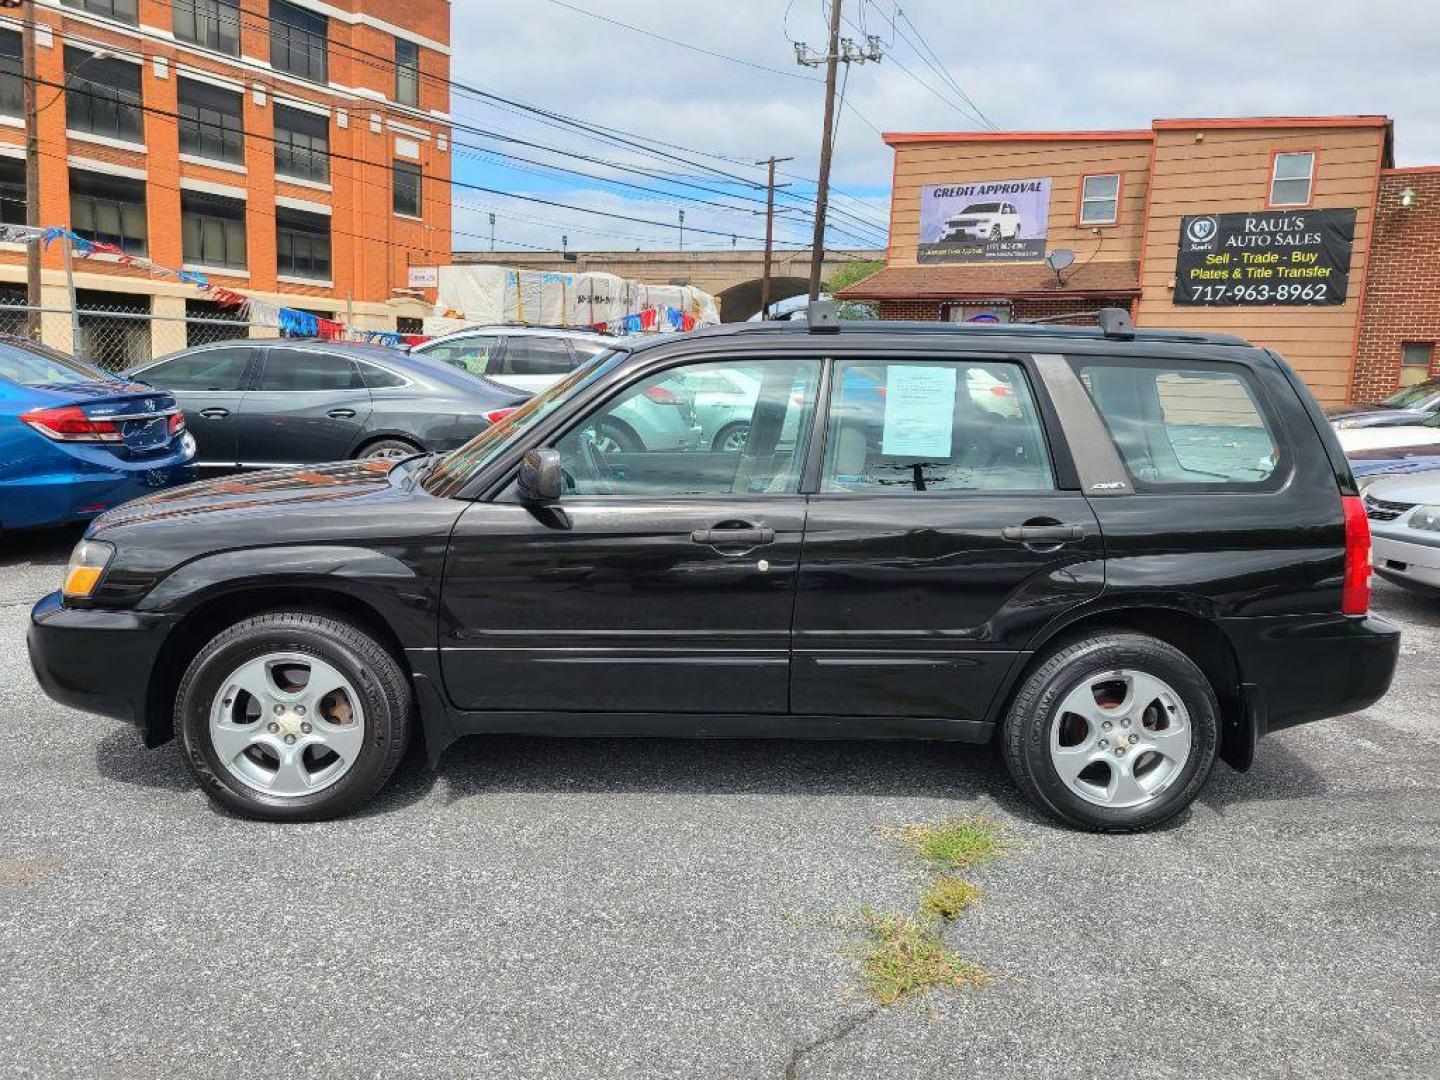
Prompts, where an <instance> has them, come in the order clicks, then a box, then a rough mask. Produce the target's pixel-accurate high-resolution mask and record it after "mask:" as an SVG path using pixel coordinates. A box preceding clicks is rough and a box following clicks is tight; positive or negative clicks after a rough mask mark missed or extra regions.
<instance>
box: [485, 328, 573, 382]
mask: <svg viewBox="0 0 1440 1080" xmlns="http://www.w3.org/2000/svg"><path fill="white" fill-rule="evenodd" d="M575 365H576V361H575V358H574V357H573V356H571V355H570V345H569V343H568V342H566V340H565V339H564V338H547V337H512V338H507V339H506V341H505V355H504V357H503V358H502V359H501V362H500V374H502V375H565V374H568V373H569V371H570V369H571V368H573V367H575Z"/></svg>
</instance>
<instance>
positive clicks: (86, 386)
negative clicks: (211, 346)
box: [0, 338, 195, 530]
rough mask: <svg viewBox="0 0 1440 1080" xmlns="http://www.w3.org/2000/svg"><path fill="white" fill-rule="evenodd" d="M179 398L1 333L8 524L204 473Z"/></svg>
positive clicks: (2, 488) (1, 522) (66, 518)
mask: <svg viewBox="0 0 1440 1080" xmlns="http://www.w3.org/2000/svg"><path fill="white" fill-rule="evenodd" d="M194 458H195V440H194V439H193V438H192V437H191V436H190V433H189V432H187V431H186V430H185V417H184V414H183V413H181V412H180V410H179V408H178V407H177V406H176V404H175V398H174V397H173V396H172V395H170V394H168V393H165V392H164V391H160V390H156V389H154V388H153V387H151V386H147V385H145V384H144V383H137V382H131V381H129V380H127V379H123V378H119V377H117V376H114V375H111V374H108V373H106V372H103V371H100V370H99V369H98V368H93V367H91V366H90V365H88V364H85V363H82V362H80V361H79V360H76V359H74V358H72V357H69V356H66V355H65V354H63V353H59V352H56V351H55V350H53V349H49V348H46V347H45V346H43V345H36V344H34V343H32V342H29V341H25V340H23V339H18V338H4V339H0V530H10V529H26V528H34V527H37V526H44V525H63V524H67V523H70V522H78V521H86V520H88V519H90V518H92V517H94V516H95V515H96V514H99V513H102V512H104V511H106V510H109V509H110V508H111V507H114V506H119V505H120V504H121V503H123V502H128V501H129V500H131V499H135V498H138V497H140V496H141V495H145V494H148V493H149V492H152V491H154V490H155V489H156V488H162V487H169V486H171V485H173V484H183V483H186V482H188V481H190V480H193V479H194V478H195V468H194V465H193V464H192V462H193V460H194Z"/></svg>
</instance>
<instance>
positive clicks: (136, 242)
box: [70, 169, 146, 255]
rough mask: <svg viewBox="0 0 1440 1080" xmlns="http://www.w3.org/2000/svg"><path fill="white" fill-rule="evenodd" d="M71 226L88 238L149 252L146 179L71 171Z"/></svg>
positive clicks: (136, 252)
mask: <svg viewBox="0 0 1440 1080" xmlns="http://www.w3.org/2000/svg"><path fill="white" fill-rule="evenodd" d="M70 227H71V228H72V229H73V230H75V232H76V233H77V234H78V235H80V236H83V237H84V238H85V239H87V240H98V241H100V242H101V243H105V244H113V245H114V246H115V247H118V248H119V249H120V250H121V251H123V252H125V253H126V254H127V255H144V254H145V237H146V230H145V181H143V180H130V179H128V178H126V177H123V176H106V175H104V174H103V173H92V172H82V171H81V170H79V169H71V170H70Z"/></svg>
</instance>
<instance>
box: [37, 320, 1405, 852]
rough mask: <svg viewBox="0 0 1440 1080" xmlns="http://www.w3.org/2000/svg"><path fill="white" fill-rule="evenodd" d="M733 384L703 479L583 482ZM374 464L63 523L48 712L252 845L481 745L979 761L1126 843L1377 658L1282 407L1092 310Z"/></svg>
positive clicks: (1313, 428)
mask: <svg viewBox="0 0 1440 1080" xmlns="http://www.w3.org/2000/svg"><path fill="white" fill-rule="evenodd" d="M810 328H813V329H810ZM737 368H738V369H741V370H743V371H745V372H746V373H747V374H749V375H751V376H752V377H755V378H758V379H759V381H760V387H759V391H758V393H757V395H756V399H755V405H754V408H753V410H752V412H751V415H750V418H749V422H750V435H749V437H748V438H747V440H746V443H745V446H744V448H743V450H741V451H740V452H738V453H737V452H734V451H732V450H727V449H723V448H722V449H719V450H717V449H715V448H714V447H713V446H711V445H704V444H700V445H697V446H695V447H693V448H691V449H688V450H683V451H670V450H666V451H660V452H656V451H648V450H634V451H628V450H627V451H611V450H604V449H602V448H601V447H600V445H599V444H598V443H597V441H596V439H595V437H594V433H595V432H596V431H598V430H600V429H602V428H603V427H604V424H605V422H606V420H607V419H609V418H611V417H613V416H615V415H616V414H617V412H619V411H620V410H622V409H624V408H625V406H626V404H627V403H628V402H631V401H633V400H634V399H635V398H636V397H637V396H641V397H643V396H644V395H645V394H646V393H647V392H649V391H650V390H651V389H652V388H653V387H656V386H658V385H660V384H662V383H664V384H667V385H671V386H673V385H675V381H676V380H677V379H678V380H680V381H681V382H682V383H683V382H686V381H689V380H696V381H703V380H705V379H707V378H708V377H709V376H711V375H713V374H714V373H716V372H728V371H734V370H736V369H737ZM853 370H861V371H864V372H866V373H867V374H866V379H865V380H864V381H861V380H857V379H853V378H851V377H850V373H851V372H852V371H853ZM974 371H981V372H984V373H985V374H987V375H989V376H991V377H993V378H995V379H996V380H998V381H1000V382H1002V383H1004V384H1006V385H1008V386H1010V387H1012V388H1013V389H1014V391H1015V397H1016V404H1017V413H1016V415H1014V416H999V415H996V414H994V413H990V412H987V411H985V410H983V409H981V408H980V407H979V406H978V405H977V404H976V403H975V402H974V400H973V398H972V396H971V394H970V393H969V392H968V387H969V385H970V384H971V381H972V380H971V378H970V373H971V372H974ZM1162 389H1163V394H1162ZM881 391H883V392H881ZM1217 402H1218V403H1220V407H1218V408H1217V407H1216V403H1217ZM837 403H838V405H837ZM792 417H795V418H798V419H795V420H793V421H792ZM792 423H793V425H794V426H793V428H792V427H791V425H792ZM787 429H789V430H796V431H799V432H800V433H801V434H800V437H799V438H798V439H797V440H795V441H794V443H793V444H791V445H787V444H786V442H785V439H784V432H785V431H786V430H787ZM1197 432H1200V433H1201V434H1206V435H1207V437H1206V438H1204V439H1201V438H1200V435H1199V434H1197ZM1237 433H1243V434H1244V435H1245V438H1243V439H1241V438H1237V437H1235V436H1236V435H1237ZM1260 441H1264V442H1265V443H1266V444H1268V445H1269V446H1270V448H1271V450H1270V453H1269V454H1268V455H1257V453H1256V449H1257V443H1258V442H1260ZM1197 447H1199V448H1200V449H1199V450H1197V449H1196V448H1197ZM375 466H376V463H373V462H351V463H340V464H335V465H331V466H326V467H322V468H318V469H306V470H290V471H285V470H281V471H276V472H272V473H268V474H264V475H261V476H256V477H253V478H246V477H241V478H235V479H230V480H227V481H220V482H211V483H205V484H199V485H192V486H190V487H187V488H182V489H179V490H177V491H174V492H169V493H161V494H158V495H156V496H153V497H151V498H149V499H145V500H141V501H139V502H135V503H131V504H129V505H128V506H125V507H122V508H120V509H119V510H115V511H112V512H111V513H109V514H107V515H105V516H103V517H101V518H100V519H98V520H97V521H96V522H94V523H93V524H92V526H91V527H90V529H89V530H88V531H87V533H86V536H85V538H84V540H83V541H82V542H81V543H80V544H79V545H78V546H77V548H76V550H75V553H74V556H73V558H72V561H71V565H70V567H69V569H68V570H67V573H66V576H65V579H64V582H63V585H62V588H61V590H60V591H59V592H57V593H54V594H52V595H50V596H48V597H46V598H45V599H43V600H41V601H40V602H39V603H38V604H37V605H36V606H35V609H34V611H33V613H32V621H31V626H30V631H29V647H30V654H31V658H32V662H33V665H34V668H35V672H36V674H37V676H38V678H39V680H40V684H41V685H42V686H43V687H44V689H45V691H46V693H48V694H49V695H50V696H51V697H53V698H55V699H56V700H57V701H60V702H62V703H64V704H67V705H70V706H74V707H77V708H81V709H88V710H91V711H95V712H100V713H105V714H107V715H111V716H115V717H119V718H122V719H125V720H128V721H130V722H132V723H134V724H137V725H138V726H139V728H140V729H141V732H142V734H143V737H144V740H145V742H146V743H147V744H148V745H151V746H154V745H158V744H159V743H162V742H164V741H166V740H168V739H170V738H171V737H172V736H178V737H179V739H180V741H181V744H182V746H183V749H184V753H183V755H182V757H183V759H184V760H185V762H186V763H187V765H188V766H189V768H190V769H191V770H192V771H193V772H194V774H195V775H196V777H197V778H198V779H199V781H200V786H201V788H202V790H204V791H205V792H206V793H207V794H208V795H210V796H211V797H212V798H214V799H215V800H216V801H217V802H219V803H220V804H222V805H223V806H225V807H228V808H230V809H232V810H234V811H237V812H240V813H244V814H249V815H252V816H255V817H260V818H266V819H272V820H290V821H293V820H308V819H313V818H319V817H324V816H330V815H336V814H341V813H346V812H348V811H351V810H353V809H355V808H356V807H357V806H359V805H360V804H361V803H363V802H364V801H365V800H367V799H368V798H370V797H371V796H372V795H374V794H375V793H376V792H377V791H378V790H379V789H380V788H381V787H383V786H384V784H385V782H386V781H387V779H388V778H389V777H390V776H391V774H392V773H393V772H394V770H395V767H396V765H397V764H398V763H399V761H400V759H401V756H402V755H403V754H404V752H405V748H406V744H407V742H408V740H409V739H410V738H411V736H412V722H411V718H412V716H413V717H418V722H417V724H416V725H415V726H416V729H417V730H418V732H419V733H421V734H422V735H423V738H424V742H425V749H426V752H427V754H428V755H429V757H430V759H431V761H432V762H433V761H437V760H438V759H439V757H440V755H441V754H442V753H443V751H444V750H445V748H446V747H447V746H448V745H449V744H450V743H451V742H453V741H454V740H455V739H456V738H457V737H458V736H462V735H466V734H472V733H481V732H538V733H545V734H551V735H565V734H570V735H586V736H597V735H626V734H628V735H634V734H645V735H677V736H721V735H732V736H738V735H743V736H747V737H748V736H785V737H794V736H802V737H804V736H811V737H820V738H835V737H855V736H879V737H884V738H899V737H914V738H923V739H947V740H956V741H961V742H972V743H986V742H991V741H994V742H996V743H998V745H999V747H1000V750H1001V752H1002V753H1003V756H1004V758H1005V760H1006V762H1007V764H1008V766H1009V769H1010V771H1011V773H1012V775H1013V776H1014V777H1015V780H1016V781H1017V783H1018V785H1019V787H1020V789H1021V791H1022V792H1023V793H1024V794H1025V795H1026V796H1027V797H1028V798H1029V799H1030V800H1031V801H1032V802H1033V803H1034V804H1035V805H1036V806H1037V807H1039V808H1041V809H1042V810H1044V811H1045V812H1046V813H1048V814H1050V815H1052V816H1054V817H1055V818H1057V819H1059V820H1061V821H1063V822H1067V823H1069V824H1071V825H1075V826H1080V827H1084V828H1090V829H1097V830H1106V831H1127V830H1134V829H1142V828H1146V827H1149V826H1153V825H1156V824H1158V823H1160V822H1163V821H1166V820H1168V819H1170V818H1172V817H1174V816H1175V815H1176V814H1178V813H1180V812H1181V811H1182V810H1183V809H1184V807H1186V806H1187V805H1188V804H1189V803H1190V802H1191V800H1193V799H1194V798H1195V796H1196V794H1197V793H1198V792H1199V791H1200V790H1201V788H1202V787H1203V785H1204V784H1205V781H1206V778H1207V777H1208V776H1209V774H1210V771H1211V769H1212V767H1213V766H1214V764H1215V762H1216V761H1217V759H1221V760H1224V761H1226V762H1228V763H1229V764H1230V765H1231V766H1233V767H1235V768H1237V769H1240V770H1244V769H1246V768H1248V767H1249V765H1250V763H1251V760H1252V757H1253V754H1254V752H1255V747H1256V742H1257V740H1259V739H1261V738H1262V737H1264V736H1265V735H1266V734H1267V733H1269V732H1273V731H1277V730H1279V729H1282V728H1287V727H1291V726H1293V725H1296V724H1302V723H1307V722H1310V721H1314V720H1319V719H1323V718H1325V717H1329V716H1336V715H1339V714H1342V713H1346V712H1351V711H1353V710H1356V709H1361V708H1364V707H1366V706H1367V705H1369V704H1371V703H1372V702H1374V701H1376V700H1377V699H1379V697H1380V696H1381V695H1382V694H1383V693H1384V692H1385V690H1386V688H1387V687H1388V685H1389V683H1390V678H1391V675H1392V673H1393V671H1394V667H1395V663H1396V658H1397V655H1398V650H1399V634H1398V632H1397V631H1396V630H1395V629H1394V628H1392V627H1391V626H1389V625H1388V624H1387V623H1385V622H1384V621H1383V620H1381V619H1379V618H1376V617H1374V616H1372V615H1370V614H1369V602H1370V549H1369V544H1370V534H1369V528H1368V523H1367V520H1366V516H1365V510H1364V508H1363V507H1362V505H1361V501H1360V498H1359V497H1358V495H1357V493H1356V489H1355V485H1354V481H1353V479H1352V477H1351V474H1350V470H1349V468H1348V467H1347V465H1346V463H1345V459H1344V457H1343V456H1342V454H1341V452H1340V448H1339V445H1338V444H1337V442H1336V439H1335V436H1334V433H1333V432H1332V431H1331V429H1330V426H1329V425H1328V424H1326V423H1325V422H1324V416H1323V413H1321V411H1320V409H1319V407H1318V405H1316V403H1315V401H1314V399H1313V398H1312V397H1311V396H1310V394H1309V392H1308V391H1307V390H1306V389H1305V386H1304V384H1303V383H1302V382H1301V381H1300V380H1299V378H1298V377H1297V376H1296V375H1295V373H1294V372H1293V371H1292V370H1291V369H1290V368H1289V367H1288V366H1287V365H1286V364H1285V363H1284V362H1283V361H1282V360H1280V359H1279V358H1278V357H1276V356H1275V355H1274V354H1273V353H1271V352H1269V351H1268V350H1265V349H1261V348H1256V347H1253V346H1250V345H1248V344H1246V343H1244V342H1241V341H1240V340H1238V339H1236V338H1231V337H1228V336H1218V335H1204V334H1193V333H1181V332H1175V331H1164V330H1141V331H1137V330H1136V329H1135V328H1134V327H1133V326H1132V325H1131V324H1130V321H1129V318H1128V316H1127V315H1125V313H1124V312H1122V311H1119V310H1108V311H1106V312H1102V314H1101V325H1100V327H1098V328H1073V327H1072V328H1062V327H1055V326H1023V327H1022V326H1012V327H1008V328H1006V329H1005V330H1003V331H999V330H995V329H994V328H988V329H984V330H980V329H975V328H969V327H963V326H951V327H945V326H940V325H936V326H934V327H921V326H916V325H905V324H899V325H891V324H885V323H868V324H867V323H847V324H845V325H844V326H843V328H838V329H837V328H834V323H833V320H829V319H824V318H819V317H817V318H812V319H811V320H810V323H809V328H807V326H806V325H797V326H793V327H792V326H788V325H784V324H768V325H753V324H738V325H735V326H728V327H723V328H715V329H711V330H706V331H702V332H700V333H697V334H694V335H686V336H684V337H682V338H672V339H659V340H650V341H642V342H634V343H627V344H626V345H624V346H622V347H619V348H617V349H615V350H614V351H613V352H611V353H609V354H607V355H605V356H603V357H601V358H599V359H597V361H595V362H594V363H592V364H591V365H589V366H586V367H583V368H581V369H579V370H577V371H575V372H572V373H571V374H570V375H569V376H567V377H566V378H565V379H563V380H561V381H560V382H559V383H557V384H555V385H554V386H552V387H550V388H548V389H547V390H544V391H542V392H541V393H539V394H537V395H536V396H535V397H534V398H532V399H531V400H530V401H528V402H527V403H526V404H524V405H523V406H521V407H520V408H519V409H518V410H516V411H515V412H513V413H511V414H509V415H508V416H507V417H505V418H503V419H502V420H500V421H499V422H498V423H496V424H495V425H494V426H493V427H491V428H489V429H487V430H486V431H484V432H482V433H481V434H480V435H479V436H477V437H476V438H475V439H474V440H472V441H471V442H470V443H468V444H467V445H465V446H464V447H462V448H461V449H459V450H457V451H455V452H453V453H450V454H448V455H429V456H425V457H416V458H412V459H410V460H408V461H404V462H401V463H399V464H396V465H394V466H393V467H391V468H389V469H385V468H377V467H375ZM172 721H173V724H172Z"/></svg>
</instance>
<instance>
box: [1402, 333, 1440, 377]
mask: <svg viewBox="0 0 1440 1080" xmlns="http://www.w3.org/2000/svg"><path fill="white" fill-rule="evenodd" d="M1434 362H1435V343H1434V342H1433V341H1407V342H1405V344H1403V345H1401V346H1400V385H1401V386H1414V385H1415V384H1416V383H1422V382H1424V381H1425V380H1426V379H1428V378H1429V377H1430V368H1431V367H1432V366H1433V365H1434Z"/></svg>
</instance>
